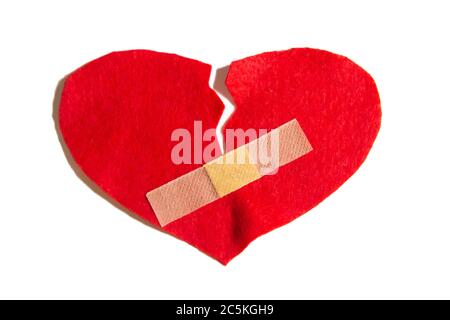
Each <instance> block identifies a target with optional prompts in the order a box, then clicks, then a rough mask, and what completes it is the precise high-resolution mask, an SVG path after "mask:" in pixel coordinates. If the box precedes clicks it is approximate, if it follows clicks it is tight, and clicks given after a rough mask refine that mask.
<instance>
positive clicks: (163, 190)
mask: <svg viewBox="0 0 450 320" xmlns="http://www.w3.org/2000/svg"><path fill="white" fill-rule="evenodd" d="M311 150H312V147H311V144H310V143H309V141H308V139H307V138H306V135H305V133H304V132H303V130H302V129H301V127H300V125H299V123H298V122H297V120H296V119H294V120H291V121H289V122H287V123H285V124H283V125H282V126H280V127H278V128H276V129H274V130H272V131H270V132H269V133H268V134H265V135H263V136H261V137H260V138H258V139H256V140H253V141H252V142H250V143H248V144H246V145H243V146H241V147H239V148H237V149H234V150H232V151H230V152H227V153H226V154H224V155H222V156H220V157H218V158H217V159H214V160H212V161H210V162H208V163H206V164H204V165H203V166H202V167H201V168H198V169H196V170H194V171H192V172H189V173H188V174H185V175H183V176H181V177H179V178H177V179H175V180H172V181H170V182H168V183H166V184H164V185H162V186H160V187H158V188H156V189H154V190H152V191H150V192H149V193H148V194H147V199H148V201H149V202H150V204H151V206H152V208H153V210H154V212H155V214H156V216H157V218H158V221H159V223H160V224H161V226H165V225H167V224H169V223H171V222H173V221H175V220H178V219H180V218H182V217H184V216H185V215H188V214H190V213H192V212H194V211H195V210H197V209H199V208H201V207H203V206H205V205H207V204H209V203H211V202H213V201H215V200H217V199H219V198H221V197H223V196H226V195H227V194H229V193H231V192H234V191H236V190H238V189H240V188H242V187H244V186H245V185H247V184H249V183H251V182H253V181H255V180H258V179H259V178H261V177H262V176H264V175H268V174H276V172H277V171H278V168H279V167H281V166H283V165H285V164H287V163H289V162H292V161H294V160H296V159H298V158H300V157H301V156H303V155H305V154H307V153H308V152H310V151H311Z"/></svg>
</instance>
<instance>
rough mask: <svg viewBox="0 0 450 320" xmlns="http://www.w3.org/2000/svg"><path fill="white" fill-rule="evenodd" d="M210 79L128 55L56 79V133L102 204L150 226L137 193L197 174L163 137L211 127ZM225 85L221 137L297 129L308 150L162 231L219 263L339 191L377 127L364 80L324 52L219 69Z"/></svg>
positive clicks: (173, 62) (214, 105)
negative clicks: (229, 101)
mask: <svg viewBox="0 0 450 320" xmlns="http://www.w3.org/2000/svg"><path fill="white" fill-rule="evenodd" d="M210 70H211V67H210V66H209V65H206V64H204V63H201V62H198V61H195V60H191V59H187V58H183V57H180V56H176V55H171V54H165V53H157V52H153V51H144V50H135V51H127V52H119V53H113V54H109V55H107V56H105V57H102V58H100V59H97V60H95V61H93V62H91V63H89V64H87V65H85V66H83V67H82V68H80V69H78V70H77V71H75V72H74V73H72V74H71V75H70V76H69V77H68V78H67V80H66V83H65V86H64V90H63V94H62V97H61V103H60V113H59V115H60V130H61V133H62V135H63V137H64V140H65V143H66V144H67V146H68V148H69V150H70V151H71V154H72V156H73V158H74V159H75V161H76V162H77V163H78V165H79V166H80V168H81V169H82V170H83V171H84V173H85V174H86V175H87V176H88V177H89V178H90V179H92V180H93V181H94V182H95V183H96V184H97V185H98V186H99V187H100V188H102V189H103V190H104V191H105V192H106V193H107V194H108V195H109V196H110V197H112V198H113V199H114V200H116V201H118V202H119V203H120V204H122V205H123V206H124V207H125V208H127V209H129V210H131V211H132V212H134V213H136V214H137V215H139V216H140V217H142V218H143V219H145V220H147V221H148V222H150V223H151V224H154V225H155V226H159V224H158V222H157V219H156V216H155V214H154V212H153V210H152V208H151V206H150V205H149V203H148V201H147V199H146V197H145V195H146V193H147V192H148V191H150V190H152V189H153V188H156V187H158V186H160V185H162V184H164V183H166V182H168V181H170V180H173V179H175V178H177V177H179V176H180V175H182V174H184V173H187V172H189V171H191V170H193V169H195V168H197V167H198V166H199V165H178V166H177V165H174V164H173V163H172V162H171V159H170V154H171V149H172V147H173V146H174V145H175V143H174V142H171V141H170V135H171V133H172V131H173V130H174V129H176V128H188V129H191V130H192V127H193V122H194V120H202V121H203V128H204V129H207V128H215V127H216V126H217V123H218V120H219V118H220V115H221V112H222V110H223V104H222V102H221V101H220V99H219V98H218V96H217V95H216V94H215V93H214V92H213V91H212V90H211V89H210V88H209V87H208V81H209V75H210ZM226 84H227V87H228V89H229V91H230V93H231V94H232V96H233V98H234V101H235V103H236V111H235V113H234V114H233V116H232V117H231V118H230V120H229V121H228V123H227V124H226V127H227V128H243V129H247V128H256V129H259V128H265V129H271V128H276V127H278V126H280V125H281V124H283V123H285V122H287V121H289V120H292V119H293V118H297V120H298V121H299V123H300V125H301V126H302V128H303V130H304V132H305V133H306V135H307V137H308V139H309V141H310V142H311V144H312V146H313V148H314V150H313V151H312V152H310V153H309V154H307V155H306V156H304V157H302V158H300V159H298V160H296V161H294V162H292V163H290V164H288V165H286V166H283V167H281V168H280V170H279V171H278V173H277V174H276V175H272V176H264V177H263V178H261V179H259V180H257V181H256V182H254V183H251V184H249V185H247V186H245V187H243V188H242V189H240V190H238V191H236V192H234V193H231V194H229V195H227V196H225V197H223V198H221V199H219V200H217V201H215V202H213V203H211V204H209V205H207V206H205V207H203V208H200V209H199V210H197V211H195V212H194V213H192V214H189V215H187V216H185V217H183V218H181V219H180V220H177V221H175V222H173V223H171V224H169V225H167V226H166V227H165V228H164V229H165V230H166V231H167V232H169V233H170V234H172V235H174V236H176V237H178V238H179V239H182V240H184V241H186V242H188V243H190V244H191V245H193V246H195V247H197V248H198V249H200V250H202V251H203V252H205V253H207V254H209V255H210V256H212V257H214V258H215V259H217V260H219V261H220V262H221V263H224V264H226V263H227V262H228V261H230V260H231V259H232V258H233V257H235V256H236V255H237V254H239V253H240V252H241V251H242V250H243V249H244V248H245V247H246V246H247V245H248V244H249V243H250V242H251V241H253V240H254V239H255V238H257V237H258V236H260V235H262V234H264V233H267V232H269V231H271V230H273V229H274V228H277V227H280V226H282V225H284V224H286V223H288V222H290V221H292V220H293V219H295V218H297V217H299V216H300V215H302V214H303V213H305V212H307V211H308V210H310V209H311V208H313V207H314V206H316V205H317V204H318V203H320V202H321V201H322V200H324V199H325V198H326V197H327V196H329V195H330V194H331V193H333V192H334V191H335V190H336V189H337V188H339V186H341V185H342V184H343V183H344V182H345V181H346V180H347V179H348V178H349V177H350V176H351V175H352V174H353V173H354V172H355V171H356V170H357V169H358V168H359V166H360V165H361V164H362V162H363V161H364V160H365V158H366V156H367V154H368V152H369V150H370V148H371V147H372V144H373V142H374V140H375V138H376V135H377V133H378V130H379V128H380V122H381V109H380V100H379V96H378V92H377V88H376V85H375V83H374V81H373V79H372V78H371V77H370V75H369V74H368V73H367V72H365V71H364V70H363V69H361V68H360V67H359V66H357V65H356V64H355V63H353V62H352V61H350V60H349V59H347V58H345V57H342V56H339V55H335V54H332V53H329V52H326V51H321V50H315V49H292V50H287V51H281V52H269V53H264V54H260V55H257V56H253V57H249V58H245V59H243V60H239V61H236V62H233V63H232V64H231V66H230V69H229V74H228V77H227V81H226ZM155 245H157V244H155ZM169 254H170V253H169Z"/></svg>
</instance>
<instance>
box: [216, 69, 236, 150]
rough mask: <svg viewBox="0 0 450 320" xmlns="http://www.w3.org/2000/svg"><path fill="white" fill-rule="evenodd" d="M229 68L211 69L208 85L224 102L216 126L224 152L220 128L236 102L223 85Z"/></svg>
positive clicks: (234, 108) (232, 110)
mask: <svg viewBox="0 0 450 320" xmlns="http://www.w3.org/2000/svg"><path fill="white" fill-rule="evenodd" d="M229 69H230V65H227V66H225V67H221V68H218V69H216V70H214V69H213V70H212V71H211V77H210V87H211V88H212V89H213V90H214V91H215V92H216V93H217V95H218V96H219V98H220V99H221V100H222V103H223V104H224V109H223V113H222V116H221V117H220V120H219V123H218V124H217V128H216V136H217V141H218V143H219V146H220V150H221V151H222V153H225V151H224V150H225V137H224V136H223V134H222V129H223V126H224V125H225V123H226V122H227V121H228V119H229V118H230V117H231V115H232V114H233V113H234V111H235V110H236V104H235V103H234V101H233V97H232V96H231V93H230V92H229V91H228V88H227V86H226V85H225V80H226V78H227V75H228V71H229Z"/></svg>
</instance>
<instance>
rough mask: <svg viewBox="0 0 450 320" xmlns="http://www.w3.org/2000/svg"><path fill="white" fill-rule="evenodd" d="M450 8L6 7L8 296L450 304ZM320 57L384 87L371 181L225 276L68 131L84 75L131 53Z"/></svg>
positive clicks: (3, 179) (2, 71) (0, 161)
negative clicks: (63, 96)
mask: <svg viewBox="0 0 450 320" xmlns="http://www.w3.org/2000/svg"><path fill="white" fill-rule="evenodd" d="M449 14H450V9H449V2H448V1H434V2H433V1H421V2H415V1H404V2H401V1H395V2H394V1H372V2H370V3H369V2H363V1H351V2H348V1H329V2H323V1H311V3H310V4H306V3H302V2H301V1H292V2H283V1H271V2H266V1H262V0H259V1H242V0H240V1H230V0H227V1H211V0H209V1H142V2H133V1H122V2H116V1H104V2H100V1H96V2H94V1H72V2H68V1H65V2H63V1H43V0H41V1H27V2H24V1H9V2H6V1H2V2H0V58H1V59H0V148H1V149H0V298H161V299H166V298H181V299H186V298H194V299H195V298H250V299H257V298H268V299H271V298H297V299H300V298H450V205H449V197H450V194H449V193H450V192H449V191H450V188H449V183H450V174H449V169H448V168H449V162H450V153H449V138H450V134H449V131H450V130H449V121H450V111H449V110H450V109H449V107H450V95H449V92H450V86H449V85H450V81H449V74H450V62H449V57H450V47H449V43H450V42H449V31H450V23H449V21H450V19H449ZM305 46H308V47H314V48H321V49H326V50H329V51H333V52H336V53H339V54H343V55H345V56H348V57H349V58H351V59H352V60H354V61H355V62H357V63H358V64H360V65H361V66H362V67H363V68H365V69H366V70H367V71H368V72H369V73H371V75H372V76H373V77H374V78H375V80H376V82H377V84H378V88H379V91H380V95H381V99H382V107H383V124H382V129H381V132H380V135H379V137H378V139H377V141H376V143H375V146H374V148H373V150H372V152H371V153H370V156H369V158H368V159H367V161H366V162H365V163H364V165H363V166H362V168H361V169H360V170H359V171H358V172H357V173H356V175H355V176H353V177H352V178H351V179H350V180H349V181H348V182H347V183H346V184H345V185H344V186H343V187H342V188H341V189H339V190H338V191H337V192H336V193H334V194H333V195H332V196H330V197H329V198H328V199H327V200H326V201H325V202H323V203H322V204H320V205H319V206H318V207H317V208H315V209H313V210H312V211H310V212H309V213H308V214H306V215H305V216H303V217H301V218H299V219H297V220H296V221H294V222H293V223H291V224H289V225H287V226H285V227H283V228H280V229H278V230H276V231H273V232H271V233H270V234H268V235H266V236H264V237H262V238H260V239H258V240H256V241H255V242H254V243H252V244H251V245H250V247H249V248H248V249H247V250H246V251H244V253H242V254H241V255H240V256H238V257H237V258H235V259H234V260H233V261H232V262H231V263H230V264H229V265H228V266H227V267H224V266H222V265H220V264H219V263H217V262H216V261H214V260H212V259H211V258H209V257H207V256H206V255H204V254H202V253H200V252H198V251H197V250H196V249H194V248H192V247H190V246H189V245H187V244H185V243H183V242H181V241H178V240H176V239H174V238H172V237H170V236H167V235H164V234H162V233H160V232H157V231H155V230H153V229H150V228H149V227H146V226H145V225H143V224H141V223H138V222H137V221H135V220H133V219H130V218H129V217H128V216H127V215H126V214H125V213H123V212H121V211H119V210H118V209H116V208H115V207H113V206H112V205H111V204H110V203H109V202H107V201H105V200H104V199H103V198H101V197H99V196H97V195H96V194H95V193H94V192H92V191H91V190H90V189H89V188H88V187H87V186H86V185H85V184H84V183H83V182H82V181H80V180H79V179H78V178H77V177H76V175H75V173H74V172H73V170H72V168H71V167H70V166H69V164H68V163H67V161H66V159H65V157H64V154H63V152H62V149H61V146H60V144H59V142H58V138H57V135H56V132H55V129H54V124H53V119H52V101H53V95H54V90H55V88H56V85H57V82H58V80H59V79H61V78H62V77H63V76H65V75H66V74H67V73H69V72H71V71H73V70H74V69H76V68H78V67H79V66H81V65H82V64H84V63H86V62H88V61H90V60H92V59H94V58H97V57H99V56H101V55H104V54H106V53H109V52H111V51H116V50H125V49H135V48H142V49H152V50H157V51H165V52H174V53H178V54H181V55H184V56H187V57H191V58H195V59H199V60H202V61H204V62H208V63H210V64H212V65H213V67H215V68H218V67H222V66H224V65H227V64H228V63H230V62H231V61H233V60H236V59H239V58H243V57H246V56H249V55H253V54H257V53H261V52H264V51H272V50H283V49H288V48H291V47H305Z"/></svg>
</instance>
